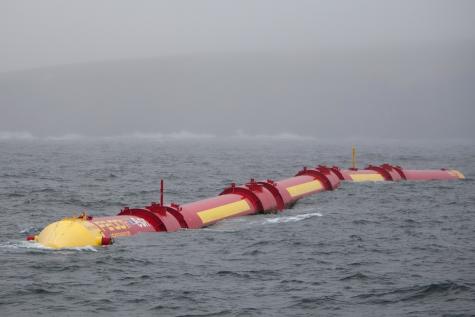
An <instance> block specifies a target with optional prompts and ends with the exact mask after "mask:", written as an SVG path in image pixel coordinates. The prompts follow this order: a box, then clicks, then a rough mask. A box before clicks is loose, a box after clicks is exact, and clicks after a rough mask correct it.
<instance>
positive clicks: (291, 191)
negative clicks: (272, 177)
mask: <svg viewBox="0 0 475 317" xmlns="http://www.w3.org/2000/svg"><path fill="white" fill-rule="evenodd" d="M276 185H277V188H278V189H279V191H280V193H281V194H282V198H284V203H285V205H288V204H291V203H294V202H295V201H296V200H298V199H300V198H302V197H305V196H308V195H311V194H313V193H317V192H321V191H324V190H325V186H324V184H323V182H322V181H321V180H319V179H315V177H314V176H310V175H300V176H295V177H291V178H287V179H284V180H281V181H278V182H276Z"/></svg>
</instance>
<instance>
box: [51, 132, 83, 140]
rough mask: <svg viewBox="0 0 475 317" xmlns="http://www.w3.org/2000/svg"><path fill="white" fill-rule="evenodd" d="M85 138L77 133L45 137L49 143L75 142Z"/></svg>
mask: <svg viewBox="0 0 475 317" xmlns="http://www.w3.org/2000/svg"><path fill="white" fill-rule="evenodd" d="M84 138H85V137H84V136H83V135H80V134H76V133H69V134H65V135H60V136H48V137H45V138H44V139H45V140H47V141H75V140H82V139H84Z"/></svg>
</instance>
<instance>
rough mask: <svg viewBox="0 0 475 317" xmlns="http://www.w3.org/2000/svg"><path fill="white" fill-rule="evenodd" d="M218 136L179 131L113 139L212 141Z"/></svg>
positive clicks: (142, 133) (135, 134)
mask: <svg viewBox="0 0 475 317" xmlns="http://www.w3.org/2000/svg"><path fill="white" fill-rule="evenodd" d="M215 137H216V135H214V134H209V133H193V132H189V131H185V130H183V131H178V132H171V133H144V132H134V133H132V134H129V135H123V136H118V137H113V138H125V139H127V138H134V139H147V140H155V139H158V140H160V139H174V140H188V139H190V140H193V139H212V138H215Z"/></svg>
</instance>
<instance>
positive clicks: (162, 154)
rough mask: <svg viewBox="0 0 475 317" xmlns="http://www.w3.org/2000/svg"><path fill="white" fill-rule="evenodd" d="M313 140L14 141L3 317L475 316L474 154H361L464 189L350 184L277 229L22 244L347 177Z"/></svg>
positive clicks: (378, 149)
mask: <svg viewBox="0 0 475 317" xmlns="http://www.w3.org/2000/svg"><path fill="white" fill-rule="evenodd" d="M350 145H351V144H350V143H343V144H338V143H336V142H335V143H332V142H317V141H312V140H293V141H292V140H268V139H261V140H253V141H251V140H245V139H244V140H233V141H232V142H231V143H226V142H225V141H224V140H215V139H210V140H208V139H203V140H201V139H197V140H193V139H189V140H187V139H186V138H185V139H184V140H99V141H97V140H96V141H91V140H75V141H60V140H59V141H51V140H50V141H47V140H31V141H28V140H24V141H18V140H4V141H0V180H1V181H0V215H1V221H0V257H1V261H0V315H1V316H9V315H48V316H50V315H68V316H83V315H98V314H100V315H123V316H128V315H153V316H317V315H318V316H340V315H350V316H399V315H407V316H430V315H435V316H442V315H446V316H465V315H475V241H474V240H475V208H474V206H475V190H474V189H475V186H474V181H473V178H474V177H475V146H474V145H473V144H471V143H470V142H457V143H452V144H451V143H448V142H447V143H445V144H442V143H435V142H431V143H428V144H418V143H417V142H412V143H410V144H406V145H404V144H402V143H399V142H390V143H386V144H383V143H381V142H380V143H378V142H373V143H371V144H369V143H368V144H364V145H361V146H359V152H360V153H361V154H360V157H359V159H360V161H362V162H363V161H364V162H369V163H383V162H386V161H388V162H392V163H395V164H400V165H402V166H406V167H411V168H439V167H448V168H449V167H451V168H458V169H460V170H461V171H462V172H464V173H465V175H466V176H467V178H468V179H467V180H465V181H455V182H437V181H434V182H421V183H416V182H407V183H384V184H382V183H368V184H349V183H345V184H343V186H342V187H341V188H340V189H338V190H337V191H334V192H326V193H321V194H317V195H314V196H312V197H309V198H306V199H303V200H301V201H300V202H299V203H298V204H297V205H295V207H294V208H293V209H291V210H286V211H285V212H283V213H281V214H277V215H257V216H249V217H242V218H236V219H232V220H228V221H224V222H222V223H219V224H217V225H215V226H212V227H209V228H207V229H203V230H189V231H180V232H176V233H171V234H144V235H140V236H136V237H134V238H123V239H119V240H117V241H116V244H114V245H113V246H110V247H105V248H98V249H92V248H85V249H80V250H62V251H51V250H45V249H41V248H37V247H35V246H34V245H31V244H29V243H27V242H24V241H23V240H24V238H25V236H26V235H27V234H31V233H34V232H36V231H37V230H39V229H41V228H42V227H43V226H45V225H46V224H48V223H50V222H52V221H54V220H57V219H60V218H62V217H65V216H71V215H72V214H73V213H76V214H78V213H79V212H81V211H83V210H88V212H89V213H90V214H93V215H98V216H99V215H114V214H116V213H117V212H118V211H119V210H120V208H121V207H123V206H125V205H128V206H144V205H145V204H147V203H149V202H151V201H157V200H158V189H159V179H160V178H164V179H165V180H166V186H167V195H166V199H167V201H168V202H170V201H175V202H180V203H183V202H189V201H194V200H197V199H201V198H205V197H209V196H214V195H216V194H217V193H219V191H220V190H221V189H222V188H224V187H225V186H226V185H228V184H229V183H230V182H231V181H236V182H238V183H241V182H245V181H247V180H248V179H249V178H250V177H254V178H257V179H259V178H261V179H266V178H273V179H281V178H285V177H288V176H291V175H293V174H295V173H296V172H297V170H298V169H300V168H301V167H302V166H303V165H314V164H320V163H326V164H339V165H342V166H347V165H348V162H349V156H350V155H349V154H350Z"/></svg>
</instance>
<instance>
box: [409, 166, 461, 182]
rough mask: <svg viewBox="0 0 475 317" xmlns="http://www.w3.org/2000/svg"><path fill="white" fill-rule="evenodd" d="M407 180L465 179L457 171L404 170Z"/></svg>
mask: <svg viewBox="0 0 475 317" xmlns="http://www.w3.org/2000/svg"><path fill="white" fill-rule="evenodd" d="M402 171H403V172H404V175H405V176H406V179H407V180H455V179H462V178H464V177H463V175H462V174H461V173H460V172H458V171H455V170H406V169H403V170H402Z"/></svg>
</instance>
